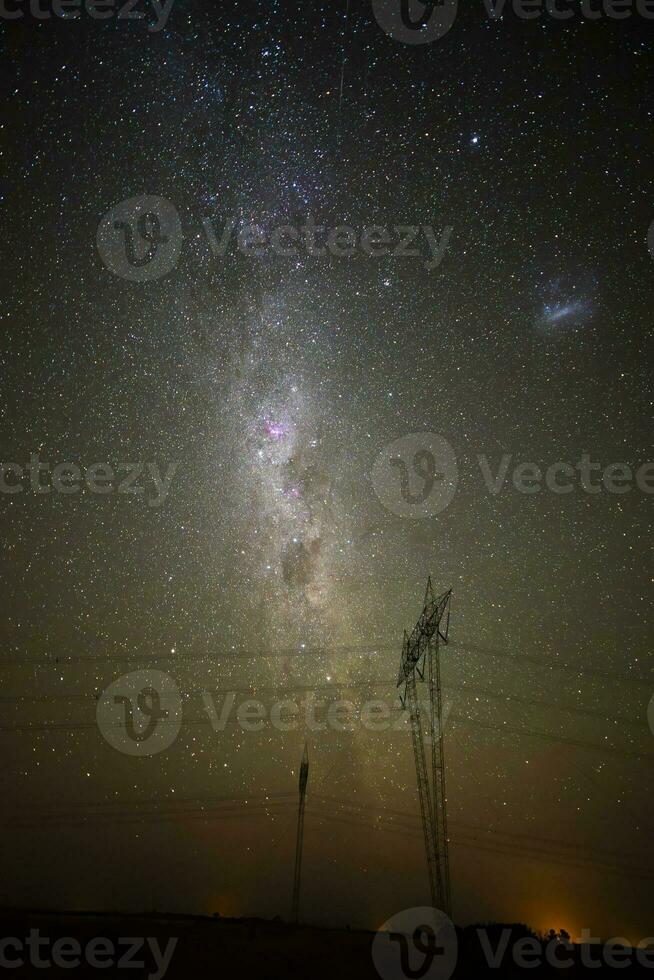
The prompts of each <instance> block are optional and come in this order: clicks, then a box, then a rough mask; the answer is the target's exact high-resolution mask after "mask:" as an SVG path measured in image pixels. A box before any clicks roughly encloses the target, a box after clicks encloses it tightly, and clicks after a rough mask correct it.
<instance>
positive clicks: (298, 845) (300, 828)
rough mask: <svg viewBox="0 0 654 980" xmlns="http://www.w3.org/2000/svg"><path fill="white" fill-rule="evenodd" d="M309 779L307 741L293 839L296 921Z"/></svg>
mask: <svg viewBox="0 0 654 980" xmlns="http://www.w3.org/2000/svg"><path fill="white" fill-rule="evenodd" d="M308 779H309V752H308V749H307V743H306V742H305V743H304V753H303V755H302V762H301V763H300V782H299V790H300V805H299V809H298V814H297V837H296V840H295V874H294V877H293V911H292V921H293V922H297V921H298V915H299V911H300V879H301V877H302V844H303V842H304V804H305V801H306V794H307V781H308Z"/></svg>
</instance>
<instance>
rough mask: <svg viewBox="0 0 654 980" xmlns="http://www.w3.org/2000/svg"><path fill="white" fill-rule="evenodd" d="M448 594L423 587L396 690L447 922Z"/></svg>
mask: <svg viewBox="0 0 654 980" xmlns="http://www.w3.org/2000/svg"><path fill="white" fill-rule="evenodd" d="M451 595H452V590H451V589H450V590H449V591H448V592H444V593H443V594H442V595H440V596H438V597H437V598H436V597H435V596H434V590H433V589H432V585H431V578H430V579H429V580H428V582H427V591H426V593H425V603H424V607H423V610H422V613H421V614H420V618H419V619H418V622H417V623H416V625H415V626H414V627H413V630H412V631H411V633H409V634H407V632H406V630H405V631H404V642H403V644H402V657H401V660H400V673H399V677H398V682H397V686H398V687H400V686H401V685H402V684H404V696H402V694H401V693H400V701H401V702H402V707H403V708H406V707H408V709H409V715H410V723H411V739H412V742H413V754H414V756H415V763H416V777H417V781H418V798H419V801H420V816H421V819H422V830H423V834H424V838H425V852H426V855H427V871H428V874H429V887H430V890H431V898H432V903H433V905H434V907H435V908H437V909H440V910H441V911H443V912H445V914H446V915H447V916H449V917H450V918H451V916H452V896H451V891H450V868H449V859H448V839H447V800H446V796H445V758H444V753H443V699H442V690H441V669H440V659H439V644H440V641H441V640H442V641H443V643H447V635H448V631H449V627H450V597H451ZM416 674H417V675H418V677H419V678H420V680H421V681H424V680H425V677H426V679H427V683H428V688H429V703H428V706H427V711H428V715H429V726H428V731H429V740H430V743H431V751H430V753H429V756H430V758H429V762H430V764H429V766H428V762H427V759H428V753H427V751H426V750H425V733H424V728H423V722H422V717H421V711H420V703H419V701H418V694H417V691H416Z"/></svg>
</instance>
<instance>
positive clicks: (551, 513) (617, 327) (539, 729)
mask: <svg viewBox="0 0 654 980" xmlns="http://www.w3.org/2000/svg"><path fill="white" fill-rule="evenodd" d="M653 31H654V27H652V26H651V22H644V21H641V20H639V19H638V18H635V17H634V18H632V19H631V20H625V21H615V22H613V21H606V20H603V21H598V22H588V21H584V20H583V19H582V18H581V17H578V18H576V19H574V20H571V21H569V22H565V23H555V22H552V21H550V20H549V19H548V18H547V17H543V18H541V19H539V20H534V21H522V20H519V19H517V18H516V17H515V16H513V15H512V14H511V13H507V15H506V16H505V17H504V18H503V19H502V20H501V21H499V22H497V23H492V22H490V21H489V20H488V18H487V17H486V15H485V14H484V11H483V6H482V4H479V5H478V6H476V7H475V6H474V5H469V6H466V9H465V11H460V12H459V16H458V18H457V21H456V24H455V25H454V26H453V27H452V29H451V30H450V31H449V32H448V33H447V34H446V36H444V37H443V38H441V39H440V40H438V41H437V42H435V43H433V44H425V45H407V44H403V43H401V42H399V41H397V40H395V39H393V38H392V37H390V36H389V35H388V34H387V33H385V32H384V30H382V28H381V27H380V26H379V24H378V23H377V22H376V21H375V18H374V16H373V12H372V9H371V6H370V4H367V3H359V2H358V0H350V3H349V4H346V3H341V2H329V3H327V2H322V0H312V2H309V3H306V4H303V5H299V6H298V5H289V4H282V3H280V2H277V0H268V2H263V0H259V2H257V3H251V4H248V5H245V4H238V3H234V2H230V0H228V2H225V3H221V4H219V5H215V4H209V3H207V2H205V0H176V2H175V4H174V7H173V9H172V11H171V14H170V17H169V20H168V22H167V24H166V26H165V28H164V29H163V30H161V31H159V32H149V31H148V30H147V27H146V24H145V22H143V21H135V22H127V21H115V20H105V21H94V20H90V19H89V18H80V19H79V20H78V21H71V22H65V21H61V20H57V19H53V20H43V21H38V22H37V21H35V20H34V19H31V18H30V17H29V16H27V17H25V18H24V19H22V20H16V21H12V22H3V21H0V40H1V44H2V58H1V60H0V77H1V81H2V91H3V93H5V100H4V101H5V112H4V114H3V119H2V123H1V127H0V155H1V157H2V163H3V166H2V177H1V178H0V214H1V215H2V248H1V252H0V254H1V256H2V258H1V260H0V261H1V263H2V266H1V267H2V279H3V285H4V288H3V296H2V300H1V301H0V319H1V321H2V332H1V336H2V340H1V341H0V365H1V368H2V378H3V384H2V397H1V399H0V404H1V406H2V411H1V433H2V443H1V446H2V450H1V453H0V458H1V459H2V460H3V461H5V462H6V461H12V462H15V463H17V464H19V465H21V466H23V467H27V466H29V460H30V457H31V455H32V454H36V455H37V456H38V458H39V459H40V460H41V461H42V462H44V463H47V464H49V465H50V466H51V467H54V466H55V465H56V464H59V463H74V464H76V465H77V466H79V467H80V468H81V469H82V470H83V471H86V470H87V469H88V468H89V467H90V466H92V465H94V464H104V465H109V466H111V467H113V468H114V469H115V470H118V469H119V467H120V466H122V465H123V464H126V463H131V464H142V465H143V466H144V467H146V469H145V470H144V474H143V476H142V477H141V478H140V480H139V482H138V485H137V489H139V490H140V491H141V492H135V493H118V492H113V491H112V492H107V493H104V494H99V493H91V492H88V491H86V490H84V491H80V492H78V493H69V494H66V493H57V492H45V493H37V492H35V491H34V490H33V489H32V488H31V486H30V484H29V482H28V481H27V480H25V481H23V490H22V492H19V493H5V492H3V493H2V494H0V509H1V510H2V517H3V534H2V537H1V548H2V556H1V563H0V567H1V569H2V572H1V574H2V600H3V601H2V617H1V629H2V645H1V648H0V676H1V677H2V693H1V694H0V702H1V703H2V716H3V717H2V723H1V724H0V738H1V740H2V754H3V760H4V763H3V767H2V774H1V776H0V786H1V788H2V799H3V823H4V827H3V835H4V840H5V844H6V845H7V848H6V856H5V861H4V865H3V876H2V899H1V900H0V901H1V903H2V904H5V905H9V904H15V905H33V906H39V907H54V906H57V907H65V908H74V909H83V908H87V909H88V908H120V909H125V910H128V909H133V910H142V909H155V908H156V909H159V910H175V911H177V910H179V911H198V912H214V911H220V912H221V913H223V914H234V915H245V914H256V915H267V916H273V915H276V914H279V915H282V916H285V915H287V914H288V911H289V906H290V889H291V881H292V862H293V854H294V844H295V820H296V798H297V780H298V770H299V762H300V758H301V755H302V750H303V746H304V742H305V738H306V739H307V740H308V746H309V757H310V766H311V768H310V775H309V790H308V797H307V815H306V829H305V849H304V879H303V897H302V906H303V915H304V917H305V918H306V919H308V920H310V921H315V922H323V923H330V924H332V923H333V924H336V925H341V924H344V923H350V924H352V925H362V926H367V927H374V926H376V925H378V924H380V923H381V922H383V921H384V920H385V919H387V918H389V917H390V916H391V915H393V914H394V913H395V912H397V911H399V910H400V909H403V908H406V907H409V906H412V905H422V904H426V901H427V898H428V886H427V877H426V873H425V867H424V856H423V850H422V841H421V837H420V825H419V816H418V805H417V798H416V788H415V771H414V768H413V758H412V753H411V741H410V737H409V732H408V730H407V729H406V727H404V728H403V727H402V725H401V723H402V717H403V716H402V714H401V711H400V709H399V705H398V702H397V699H396V689H395V682H396V677H397V666H398V660H399V654H400V649H401V641H402V631H403V629H404V628H411V626H412V625H413V624H414V623H415V621H416V619H417V617H418V615H419V613H420V610H421V603H422V597H423V594H424V588H425V583H426V580H427V576H428V575H429V574H430V573H431V575H432V578H433V582H434V587H435V588H436V590H437V591H439V592H440V591H444V590H445V589H448V588H450V587H451V588H452V589H453V598H452V619H451V626H450V636H451V643H450V645H449V646H448V647H447V648H446V649H445V650H444V651H443V652H442V658H443V660H442V664H443V666H442V672H443V685H444V696H445V700H446V705H447V710H448V719H449V720H448V722H447V728H446V733H445V740H446V760H447V786H448V808H449V819H450V830H451V846H450V861H451V875H452V887H453V896H454V914H455V918H456V920H457V921H458V922H461V923H465V922H470V921H481V920H487V919H497V920H505V921H525V922H527V923H529V924H530V925H532V926H533V927H535V928H539V929H545V928H549V927H551V926H553V927H555V928H558V927H564V928H566V929H568V931H569V932H570V933H571V934H574V933H576V932H578V931H579V930H581V929H582V928H585V927H588V928H591V929H592V930H593V931H594V933H595V934H598V935H600V936H613V935H625V936H627V937H628V938H630V939H635V940H636V939H640V938H642V937H643V936H647V935H651V932H652V928H651V927H652V916H651V913H652V907H651V888H652V877H653V876H654V865H652V860H651V853H650V852H651V847H650V846H648V845H649V843H650V841H651V835H652V830H653V829H654V828H653V826H652V816H651V807H648V806H647V801H648V799H651V791H652V782H651V780H652V776H651V772H652V767H651V761H652V753H653V750H654V744H653V739H654V732H652V730H650V727H649V725H648V721H647V706H648V703H649V700H650V698H651V696H652V693H653V691H654V678H653V676H652V657H651V639H652V619H651V611H650V608H651V592H652V589H651V587H652V581H653V579H652V564H651V550H650V549H651V513H652V511H651V507H652V498H651V494H647V493H645V492H642V491H641V490H640V489H638V487H636V486H635V485H634V486H632V487H631V489H630V490H629V491H628V492H626V493H623V494H617V493H609V492H606V491H605V490H604V489H602V490H601V491H600V492H598V493H589V492H587V491H586V490H585V489H584V488H583V487H582V486H581V483H580V481H579V480H576V481H573V482H574V488H573V490H572V492H570V493H567V494H558V493H554V492H549V491H547V490H546V489H543V490H542V491H541V492H538V493H533V494H532V493H522V492H519V491H518V490H517V489H516V487H515V485H514V483H513V482H512V478H511V472H512V469H513V466H515V465H518V464H520V463H534V464H536V465H538V466H540V467H542V468H547V467H548V466H549V465H550V464H552V463H554V462H557V461H566V462H568V463H570V464H572V465H573V466H574V465H575V464H576V463H577V462H578V461H579V460H580V459H581V457H582V456H583V454H589V455H590V456H591V457H592V459H593V460H594V461H597V462H598V463H600V464H601V467H602V469H604V468H605V467H606V466H609V465H610V464H614V463H625V464H628V465H629V466H630V467H632V468H633V470H634V472H635V471H636V470H637V469H638V468H639V467H640V466H642V465H643V464H646V463H648V462H649V461H651V460H652V459H654V450H653V448H652V444H651V421H652V394H651V387H650V378H651V367H650V365H651V354H652V351H651V311H652V308H653V300H654V259H653V257H652V256H651V255H650V254H649V251H648V247H647V238H648V228H649V224H650V222H651V220H652V219H654V187H653V186H652V184H653V182H652V166H651V159H652V150H653V149H654V137H653V130H652V105H654V103H653V102H652V94H653V92H652V88H653V83H652V77H653V73H652V55H651V46H652V43H653V41H654V34H653V33H652V32H653ZM143 195H148V196H150V195H153V196H157V197H160V198H163V199H165V200H166V201H168V202H170V203H171V204H172V205H173V206H174V209H175V210H176V212H177V214H178V215H179V219H180V222H181V227H182V229H183V245H182V248H181V250H180V255H179V259H178V261H177V262H176V264H175V266H174V267H173V268H172V269H171V270H170V271H169V272H168V273H167V274H165V275H163V276H161V277H160V278H157V279H154V280H152V281H142V282H141V281H130V280H128V279H125V278H123V277H121V276H118V275H115V274H114V273H113V272H112V270H111V269H110V268H108V267H107V264H106V262H104V261H103V258H102V255H101V254H100V252H99V249H98V245H97V233H98V227H99V225H100V223H101V222H102V220H103V218H104V216H105V215H106V214H107V213H108V212H110V211H111V209H112V208H114V207H115V206H116V205H118V204H119V203H120V202H121V201H124V200H127V199H131V198H133V197H138V196H143ZM310 217H312V218H313V219H314V220H315V222H316V223H317V224H319V225H323V226H328V227H336V226H339V225H348V226H350V227H352V228H354V229H361V228H363V227H365V226H371V225H378V226H384V227H386V228H390V229H393V228H396V227H398V226H401V225H403V226H413V225H416V226H421V227H424V226H429V227H431V228H433V229H434V231H435V234H436V237H437V239H438V238H439V237H440V235H441V234H442V233H443V230H444V229H445V228H450V229H451V230H452V231H451V237H450V239H449V244H448V247H447V249H446V251H445V254H444V257H443V260H442V262H441V263H440V264H439V265H438V267H437V268H434V269H432V270H428V269H426V268H425V262H424V261H423V258H422V257H420V258H417V257H413V258H411V257H402V256H399V255H391V254H389V255H386V256H380V257H371V256H369V255H366V254H364V253H363V252H362V251H360V250H359V251H357V252H356V254H354V255H352V256H347V257H345V256H335V255H331V254H327V255H323V254H309V253H308V252H307V251H306V250H302V249H299V250H298V253H297V254H296V255H294V256H280V255H276V254H271V253H270V252H264V253H262V254H258V255H253V254H247V253H245V252H244V251H243V250H239V249H238V248H236V247H235V246H234V245H233V243H232V245H231V246H230V247H229V248H228V249H227V250H226V253H225V254H224V255H222V256H221V255H217V254H214V253H213V252H212V250H211V248H210V247H209V244H208V240H207V235H206V227H205V224H204V222H206V221H207V220H208V221H210V222H211V223H212V226H215V228H216V229H218V231H220V229H221V228H223V227H224V225H225V223H226V222H229V221H230V220H232V219H233V220H234V221H235V222H236V225H237V227H240V226H242V225H250V224H252V225H255V226H256V227H257V228H258V229H260V230H263V231H264V232H266V233H270V231H271V230H272V229H274V228H278V227H280V226H281V225H293V226H298V227H299V226H302V225H304V224H306V222H307V220H308V219H309V218H310ZM421 247H422V250H423V252H424V253H425V254H426V252H425V250H426V245H425V242H424V240H423V241H422V246H421ZM415 433H423V434H424V433H435V434H437V435H438V436H440V437H442V438H443V439H444V440H446V441H447V444H448V445H449V446H450V447H451V449H452V451H453V454H454V457H455V459H456V465H457V472H458V482H457V487H456V492H455V493H454V495H453V498H452V500H451V502H450V503H449V505H448V506H447V507H446V508H444V509H443V510H441V511H440V512H439V513H436V514H427V515H426V516H425V515H417V516H415V517H413V516H411V514H409V515H407V514H405V513H397V512H395V511H394V510H393V508H392V507H390V508H389V506H388V505H387V503H388V502H387V501H385V499H384V493H383V492H381V493H380V492H379V485H378V480H376V478H375V477H374V473H375V464H376V461H377V460H378V459H379V457H380V454H382V455H383V453H384V452H385V447H387V446H389V445H390V444H392V443H394V442H395V441H396V440H399V439H403V438H404V437H407V436H410V435H411V434H415ZM506 455H508V456H509V457H511V462H510V469H509V476H508V477H507V480H506V482H505V483H504V484H503V486H502V488H501V489H500V491H499V492H497V493H491V492H490V491H489V490H488V488H487V486H486V484H485V482H484V477H483V473H482V467H481V465H480V462H479V459H480V457H483V459H485V460H486V461H487V463H488V467H490V470H491V471H492V472H493V473H496V472H497V470H498V469H499V467H500V462H501V459H502V457H503V456H506ZM411 462H412V461H411V459H409V460H408V464H411ZM147 467H156V468H157V472H159V473H165V472H169V473H171V474H172V476H171V480H170V485H169V489H168V492H167V493H166V494H165V498H164V499H163V500H161V501H160V502H159V505H158V506H153V505H152V498H153V497H154V496H156V493H155V489H154V481H153V477H152V475H151V470H150V469H148V468H147ZM148 474H150V475H149V476H148ZM411 478H412V479H416V480H418V481H419V479H420V471H419V469H418V468H417V467H416V473H415V474H412V477H411ZM11 479H13V477H12V478H11ZM11 479H10V478H9V477H7V481H8V482H11ZM418 486H419V482H418ZM396 510H397V508H396ZM139 668H153V669H157V670H162V671H165V672H166V674H167V675H169V676H170V677H171V678H172V679H173V680H174V682H175V684H176V685H177V686H178V687H179V689H180V691H181V692H182V700H183V707H184V721H183V724H182V727H181V730H180V733H179V736H178V738H177V739H176V741H175V742H174V744H172V745H171V746H170V747H169V748H167V749H166V750H165V751H162V752H160V753H158V754H156V755H153V756H151V757H144V758H134V757H130V756H128V755H126V754H121V753H120V752H117V751H116V750H115V749H114V748H112V746H111V745H109V744H108V743H107V741H106V740H105V739H104V738H103V736H102V734H101V732H100V731H99V730H98V726H97V724H96V704H97V700H98V698H99V697H100V696H101V692H102V691H103V690H104V689H105V688H106V687H107V685H109V684H111V683H112V682H113V681H115V680H116V679H117V678H119V677H120V676H121V675H123V674H125V673H127V672H129V671H131V670H137V669H139ZM206 691H210V692H213V694H214V697H215V699H216V701H217V702H219V701H220V700H221V699H222V698H224V697H225V694H226V693H227V692H230V691H231V692H236V694H237V698H238V699H241V700H244V699H247V698H256V699H258V700H260V701H261V702H262V703H264V704H266V705H268V706H269V705H271V704H272V703H273V702H274V701H276V700H279V699H292V700H295V701H297V702H298V703H300V702H301V701H303V702H306V700H307V699H309V700H310V699H311V698H315V699H316V700H317V701H322V702H326V703H330V702H331V701H334V700H338V699H340V698H345V699H348V700H350V701H352V702H354V703H356V704H361V703H363V702H365V701H366V700H369V699H371V698H375V699H383V700H384V701H385V702H386V703H387V704H388V705H389V706H391V707H392V712H393V714H392V717H393V722H394V725H393V729H392V730H388V731H384V732H372V731H366V730H363V729H361V727H359V728H355V730H354V731H353V732H343V731H338V730H332V729H329V728H327V729H325V730H320V731H309V732H308V733H307V732H306V731H305V730H304V727H303V726H302V725H300V726H298V727H297V728H296V729H295V730H292V731H289V732H281V731H278V730H275V729H274V728H272V727H271V726H269V725H268V726H266V727H264V728H263V729H262V730H261V731H260V732H250V731H244V730H243V729H242V728H241V726H240V725H239V724H237V723H236V722H235V721H234V719H233V718H232V719H231V720H230V721H228V723H227V724H226V725H225V728H224V730H223V731H218V732H216V731H213V730H212V727H211V725H210V724H209V722H208V717H207V713H206V711H205V710H204V708H203V701H202V692H206ZM648 810H649V814H648Z"/></svg>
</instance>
